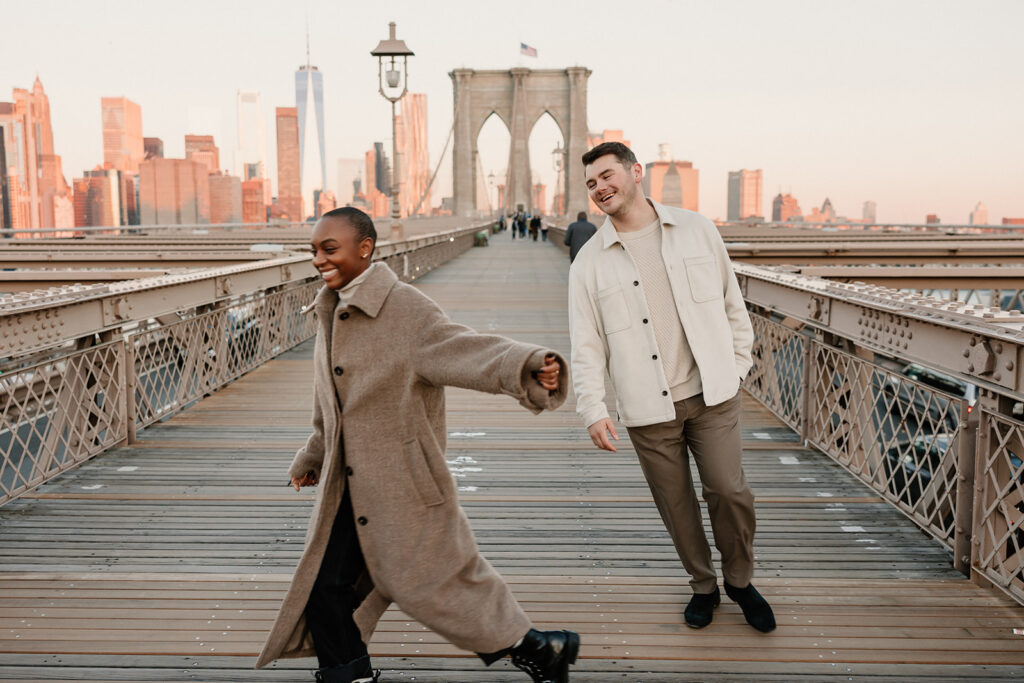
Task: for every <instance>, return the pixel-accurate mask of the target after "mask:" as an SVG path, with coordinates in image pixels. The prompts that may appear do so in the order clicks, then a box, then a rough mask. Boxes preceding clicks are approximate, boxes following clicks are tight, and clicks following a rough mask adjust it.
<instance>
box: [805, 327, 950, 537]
mask: <svg viewBox="0 0 1024 683" xmlns="http://www.w3.org/2000/svg"><path fill="white" fill-rule="evenodd" d="M810 374H811V377H810V386H809V391H810V392H811V394H810V396H809V401H808V406H809V412H810V415H808V429H807V439H808V441H809V442H810V443H812V444H813V445H815V446H816V447H818V448H819V449H821V450H822V451H823V452H824V453H826V454H827V455H829V456H831V457H832V458H834V459H835V460H836V461H837V462H838V463H839V464H841V465H842V466H843V467H845V468H846V469H848V470H849V471H850V472H852V473H853V474H854V475H856V476H857V477H858V478H859V479H860V480H861V481H863V482H864V483H865V484H867V485H868V486H870V487H871V488H872V489H874V490H875V491H877V492H878V493H880V494H881V495H882V496H883V497H884V498H886V499H887V500H888V501H889V502H891V503H893V504H894V505H896V506H897V507H899V508H900V509H901V510H903V511H904V512H906V513H907V514H908V515H909V516H910V517H911V518H913V519H914V521H916V522H917V523H918V524H919V525H920V526H921V527H922V528H923V529H925V530H927V531H928V532H929V533H931V534H932V535H933V536H935V538H937V539H938V540H939V541H941V542H942V543H943V544H945V545H946V546H948V547H950V548H952V547H953V542H954V532H955V523H954V519H955V512H956V497H957V483H958V474H959V469H958V468H959V466H958V462H959V459H958V454H959V439H960V434H961V431H962V427H963V426H965V425H966V416H967V403H966V401H964V400H963V399H959V398H957V397H954V396H951V395H949V394H945V393H943V392H941V391H939V390H937V389H935V388H933V387H931V386H928V385H926V384H923V383H922V382H918V381H916V380H914V379H911V378H910V377H907V376H905V375H903V374H901V373H899V372H896V371H893V370H889V369H887V368H884V367H882V366H880V365H877V364H875V363H872V362H869V361H866V360H863V359H861V358H858V357H856V356H852V355H850V354H847V353H843V352H842V351H839V350H837V349H834V348H831V347H828V346H825V345H824V344H821V343H819V342H812V345H811V373H810Z"/></svg>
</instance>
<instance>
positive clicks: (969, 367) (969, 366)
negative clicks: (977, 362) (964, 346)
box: [967, 363, 974, 372]
mask: <svg viewBox="0 0 1024 683" xmlns="http://www.w3.org/2000/svg"><path fill="white" fill-rule="evenodd" d="M967 372H974V363H968V364H967Z"/></svg>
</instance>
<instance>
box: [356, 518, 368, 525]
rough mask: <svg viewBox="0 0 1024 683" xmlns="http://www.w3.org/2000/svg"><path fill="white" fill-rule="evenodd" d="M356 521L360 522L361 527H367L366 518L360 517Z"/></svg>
mask: <svg viewBox="0 0 1024 683" xmlns="http://www.w3.org/2000/svg"><path fill="white" fill-rule="evenodd" d="M356 521H357V522H359V525H360V526H366V517H360V518H359V519H357V520H356Z"/></svg>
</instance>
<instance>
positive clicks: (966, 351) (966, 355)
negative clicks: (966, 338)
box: [964, 349, 971, 358]
mask: <svg viewBox="0 0 1024 683" xmlns="http://www.w3.org/2000/svg"><path fill="white" fill-rule="evenodd" d="M970 357H971V351H970V349H964V358H970Z"/></svg>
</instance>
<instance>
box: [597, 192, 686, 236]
mask: <svg viewBox="0 0 1024 683" xmlns="http://www.w3.org/2000/svg"><path fill="white" fill-rule="evenodd" d="M645 199H647V203H648V204H650V205H651V208H653V209H654V213H656V214H658V220H659V221H661V225H662V227H664V228H668V227H670V226H673V225H675V224H676V221H675V219H674V218H672V214H671V213H669V212H668V210H666V208H665V207H664V206H662V205H661V204H659V203H658V202H656V201H654V200H653V199H651V198H650V197H645ZM597 232H598V234H599V235H600V236H601V247H602V248H604V249H607V248H608V247H611V246H614V245H616V244H621V242H622V241H621V240H620V239H619V233H618V231H617V230H616V229H615V226H614V225H613V224H612V219H611V216H605V219H604V223H602V224H601V228H600V229H599V230H598V231H597Z"/></svg>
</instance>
